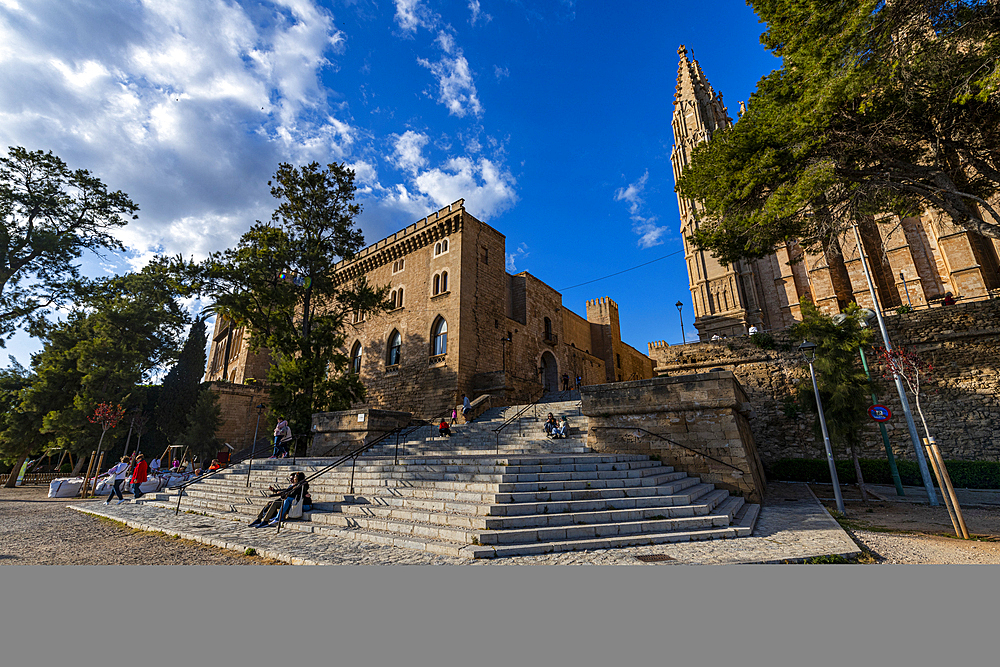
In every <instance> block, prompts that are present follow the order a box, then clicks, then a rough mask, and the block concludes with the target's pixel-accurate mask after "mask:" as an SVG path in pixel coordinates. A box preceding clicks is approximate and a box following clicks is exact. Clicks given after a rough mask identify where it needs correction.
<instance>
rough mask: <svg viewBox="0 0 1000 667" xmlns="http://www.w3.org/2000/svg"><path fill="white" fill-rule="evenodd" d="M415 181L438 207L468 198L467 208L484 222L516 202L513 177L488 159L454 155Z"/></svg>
mask: <svg viewBox="0 0 1000 667" xmlns="http://www.w3.org/2000/svg"><path fill="white" fill-rule="evenodd" d="M414 183H415V185H416V187H417V189H418V190H419V191H420V192H421V193H422V194H424V195H425V196H426V197H427V198H428V199H429V200H430V201H432V202H433V203H434V205H436V206H438V207H441V206H445V205H447V204H450V203H452V202H453V201H455V200H457V199H465V206H466V208H468V209H469V210H470V211H472V213H473V214H474V215H475V216H476V217H480V218H482V219H483V220H484V221H486V220H489V219H490V218H492V217H493V216H494V215H497V214H498V213H502V212H503V211H505V210H507V209H508V208H510V206H512V205H513V204H514V202H516V201H517V194H516V193H515V192H514V179H513V176H511V175H510V173H509V172H507V171H504V170H503V169H501V168H500V167H499V166H498V165H496V164H495V163H493V162H491V161H490V160H488V159H486V158H480V159H479V160H478V161H473V160H471V159H469V158H467V157H459V158H452V159H450V160H448V161H447V162H446V163H445V164H444V166H443V167H435V168H434V169H429V170H427V171H425V172H423V173H421V174H419V175H418V176H417V177H416V178H415V179H414Z"/></svg>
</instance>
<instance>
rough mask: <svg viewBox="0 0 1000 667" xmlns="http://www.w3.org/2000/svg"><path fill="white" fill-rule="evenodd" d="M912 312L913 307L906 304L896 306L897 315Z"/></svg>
mask: <svg viewBox="0 0 1000 667" xmlns="http://www.w3.org/2000/svg"><path fill="white" fill-rule="evenodd" d="M912 312H913V307H912V306H908V305H906V304H903V305H902V306H899V307H898V308H896V314H897V315H905V314H906V313H912Z"/></svg>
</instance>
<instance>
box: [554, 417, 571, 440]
mask: <svg viewBox="0 0 1000 667" xmlns="http://www.w3.org/2000/svg"><path fill="white" fill-rule="evenodd" d="M568 430H569V421H568V420H567V419H566V418H565V417H563V418H562V420H561V421H560V422H559V426H557V427H556V428H554V429H552V437H553V438H565V437H566V431H568Z"/></svg>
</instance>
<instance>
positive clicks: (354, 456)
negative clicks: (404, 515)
mask: <svg viewBox="0 0 1000 667" xmlns="http://www.w3.org/2000/svg"><path fill="white" fill-rule="evenodd" d="M420 421H424V420H420ZM413 425H414V424H413V420H411V421H410V423H408V424H406V425H405V426H397V427H396V428H394V429H392V430H391V431H386V432H385V433H383V434H382V435H380V436H379V437H377V438H375V439H374V440H372V441H371V442H368V443H364V444H362V445H361V446H360V447H358V448H357V449H355V450H353V451H351V452H348V453H347V454H344V455H343V456H341V457H340V458H339V459H337V460H336V461H334V462H333V463H331V464H330V465H328V466H326V467H324V468H321V469H320V470H317V471H316V472H314V473H313V474H311V475H309V476H308V477H306V478H305V479H304V480H302V483H305V484H308V483H309V482H310V481H312V480H314V479H316V478H317V477H319V476H320V475H324V474H326V473H328V472H330V471H331V470H333V469H334V468H336V467H338V466H341V465H343V464H344V463H346V462H347V461H348V460H349V459H354V462H355V463H356V462H357V459H358V457H359V456H361V455H362V454H364V453H365V452H366V451H368V450H369V449H371V448H372V447H374V446H375V445H377V444H379V443H381V442H382V441H384V440H386V439H387V438H389V437H391V436H392V435H393V434H396V433H397V432H401V431H404V430H406V429H408V428H411V427H412V426H413ZM425 425H426V424H417V425H416V426H417V427H420V426H425ZM349 493H351V494H353V493H354V466H353V465H352V466H351V488H350V491H349ZM282 523H284V520H283V517H282V512H281V510H280V509H279V510H278V530H277V531H276V532H275V535H277V534H278V533H280V532H281V524H282Z"/></svg>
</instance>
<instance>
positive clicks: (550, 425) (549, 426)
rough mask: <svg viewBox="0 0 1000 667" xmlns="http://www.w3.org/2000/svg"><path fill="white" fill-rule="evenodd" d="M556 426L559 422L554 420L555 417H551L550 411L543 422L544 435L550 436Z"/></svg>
mask: <svg viewBox="0 0 1000 667" xmlns="http://www.w3.org/2000/svg"><path fill="white" fill-rule="evenodd" d="M558 426H559V424H558V423H557V422H556V418H555V417H553V416H552V413H551V412H550V413H549V416H548V419H546V420H545V424H544V425H543V428H544V429H545V435H547V436H551V435H552V431H554V430H555V429H556V428H557V427H558Z"/></svg>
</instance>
